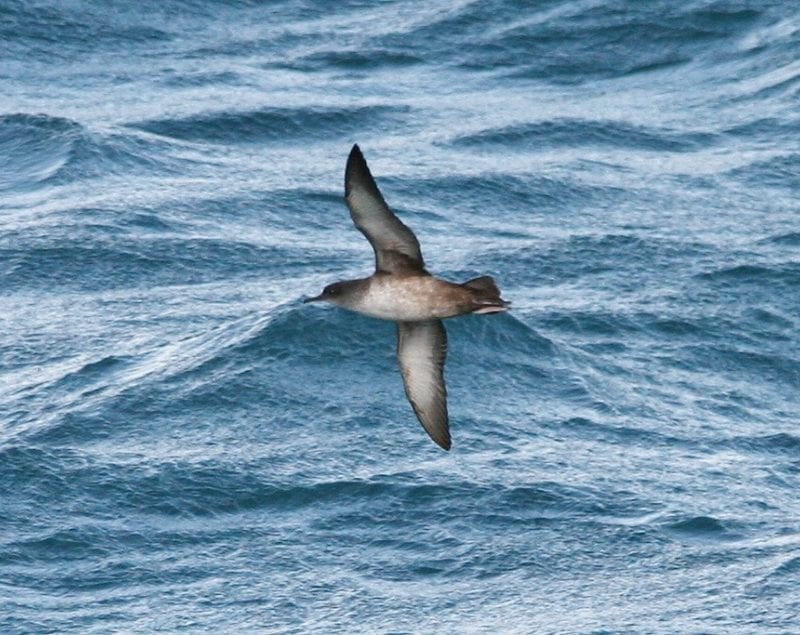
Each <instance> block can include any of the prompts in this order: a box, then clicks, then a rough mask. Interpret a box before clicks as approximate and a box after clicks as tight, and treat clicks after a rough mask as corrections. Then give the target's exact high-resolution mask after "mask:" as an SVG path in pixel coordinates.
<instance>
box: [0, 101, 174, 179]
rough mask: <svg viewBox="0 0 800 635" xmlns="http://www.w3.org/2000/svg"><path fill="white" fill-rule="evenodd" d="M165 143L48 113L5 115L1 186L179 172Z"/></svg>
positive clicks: (0, 131)
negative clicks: (98, 128) (94, 127)
mask: <svg viewBox="0 0 800 635" xmlns="http://www.w3.org/2000/svg"><path fill="white" fill-rule="evenodd" d="M165 150H167V148H166V147H165V146H164V144H161V143H157V142H156V141H154V140H152V139H145V138H143V137H141V136H134V135H130V134H120V133H116V132H107V133H101V132H94V131H91V130H89V129H88V128H86V127H85V126H83V125H81V124H80V123H78V122H77V121H73V120H70V119H65V118H63V117H52V116H49V115H45V114H36V115H34V114H26V113H16V114H9V115H0V156H2V157H3V159H0V161H2V162H0V167H4V165H3V164H4V163H5V164H7V170H0V188H5V189H13V190H15V191H17V190H25V189H29V188H33V187H37V186H43V185H63V184H65V183H70V182H73V181H78V180H83V179H91V178H97V177H101V176H108V175H114V174H144V173H151V174H153V173H155V174H159V175H163V174H170V173H173V174H175V173H177V172H178V170H179V168H180V167H181V166H182V165H183V164H182V162H181V161H179V160H178V159H176V158H174V157H170V156H169V154H167V155H166V156H165Z"/></svg>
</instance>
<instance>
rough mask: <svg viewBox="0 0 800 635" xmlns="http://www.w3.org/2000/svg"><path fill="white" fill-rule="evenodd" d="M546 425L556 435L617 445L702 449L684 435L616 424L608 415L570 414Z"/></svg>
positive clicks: (698, 444) (697, 443)
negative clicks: (591, 417) (594, 416)
mask: <svg viewBox="0 0 800 635" xmlns="http://www.w3.org/2000/svg"><path fill="white" fill-rule="evenodd" d="M547 427H548V428H549V429H550V430H552V431H553V432H554V433H557V434H559V435H564V436H575V437H579V438H582V439H586V438H592V439H596V440H599V441H603V442H604V443H609V444H613V445H616V446H621V447H629V446H638V447H643V448H648V449H652V448H662V449H663V450H664V451H672V450H674V449H675V448H681V449H683V450H687V451H688V450H692V451H698V450H702V449H703V446H702V444H701V443H700V442H699V441H697V440H695V439H692V438H690V437H688V436H686V437H679V436H675V435H673V434H667V433H666V432H660V431H658V430H651V429H647V428H643V427H635V426H632V425H627V424H625V423H617V422H614V421H613V418H611V417H605V418H603V419H600V418H598V419H589V418H587V417H570V418H569V419H565V420H563V421H561V420H559V421H553V422H550V423H548V424H547Z"/></svg>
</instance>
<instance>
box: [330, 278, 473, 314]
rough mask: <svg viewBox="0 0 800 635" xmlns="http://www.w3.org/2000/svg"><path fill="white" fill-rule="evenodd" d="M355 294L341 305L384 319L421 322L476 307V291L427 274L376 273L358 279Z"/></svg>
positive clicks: (462, 312) (348, 295)
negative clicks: (474, 302)
mask: <svg viewBox="0 0 800 635" xmlns="http://www.w3.org/2000/svg"><path fill="white" fill-rule="evenodd" d="M353 282H355V283H357V284H356V285H354V287H353V291H352V293H349V294H347V297H346V298H343V299H342V301H338V302H336V304H338V305H339V306H341V307H343V308H346V309H350V310H351V311H356V312H358V313H363V314H364V315H368V316H370V317H373V318H378V319H381V320H393V321H395V322H419V321H421V320H430V319H433V318H449V317H454V316H456V315H462V314H464V313H470V312H471V311H472V309H473V294H472V291H471V290H470V289H467V288H466V287H462V286H461V285H459V284H454V283H452V282H447V281H446V280H440V279H439V278H434V277H433V276H431V275H429V274H425V273H421V274H396V273H382V272H380V273H376V274H374V275H372V276H370V277H369V278H364V279H362V280H354V281H353Z"/></svg>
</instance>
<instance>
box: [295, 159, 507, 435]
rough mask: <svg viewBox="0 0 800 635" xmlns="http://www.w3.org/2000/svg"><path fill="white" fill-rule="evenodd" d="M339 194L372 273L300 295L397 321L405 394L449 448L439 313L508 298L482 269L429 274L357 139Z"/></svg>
mask: <svg viewBox="0 0 800 635" xmlns="http://www.w3.org/2000/svg"><path fill="white" fill-rule="evenodd" d="M344 194H345V201H346V202H347V207H348V208H350V217H351V218H352V219H353V223H354V224H355V226H356V227H357V228H358V229H359V230H360V231H361V232H362V233H363V234H364V235H365V236H366V237H367V240H368V241H369V242H370V244H371V245H372V248H373V249H374V250H375V273H374V274H372V275H371V276H370V277H368V278H361V279H359V280H345V281H342V282H334V283H333V284H329V285H328V286H327V287H325V289H324V290H323V291H322V293H321V294H320V295H318V296H316V297H314V298H308V299H307V300H305V301H306V302H317V301H324V302H330V303H332V304H336V305H337V306H340V307H343V308H345V309H349V310H351V311H357V312H358V313H363V314H364V315H369V316H370V317H375V318H380V319H382V320H392V321H394V322H396V323H397V357H398V359H399V360H400V370H401V371H402V374H403V384H404V386H405V390H406V396H407V397H408V400H409V401H410V402H411V406H412V407H413V408H414V412H415V413H416V415H417V418H418V419H419V421H420V423H421V424H422V427H424V428H425V430H426V431H427V433H428V434H429V435H430V437H431V439H433V440H434V441H435V442H436V443H437V444H438V445H440V446H441V447H442V448H444V449H445V450H449V449H450V426H449V423H448V419H447V389H446V388H445V384H444V361H445V356H446V355H447V332H446V331H445V329H444V325H443V324H442V318H449V317H453V316H456V315H464V314H466V313H499V312H501V311H506V310H507V309H508V306H509V303H508V302H506V301H505V300H503V299H502V298H501V297H500V290H499V289H498V288H497V285H496V284H495V283H494V280H492V278H491V277H489V276H481V277H479V278H474V279H473V280H468V281H467V282H464V283H463V284H457V283H454V282H447V281H446V280H441V279H439V278H434V277H433V276H432V275H431V274H429V273H428V272H427V271H426V270H425V263H424V261H423V260H422V251H421V250H420V247H419V241H418V240H417V237H416V236H415V235H414V232H412V231H411V230H410V229H409V228H408V227H406V226H405V225H404V224H403V223H402V222H401V221H400V219H399V218H397V216H395V215H394V213H393V212H392V211H391V210H390V209H389V206H388V205H387V204H386V201H385V200H384V199H383V196H382V195H381V192H380V190H379V189H378V186H377V185H376V184H375V180H374V179H373V178H372V174H370V171H369V168H368V167H367V162H366V161H365V160H364V155H362V154H361V150H360V149H359V147H358V145H354V146H353V149H352V150H351V151H350V156H349V157H348V158H347V167H346V169H345V174H344Z"/></svg>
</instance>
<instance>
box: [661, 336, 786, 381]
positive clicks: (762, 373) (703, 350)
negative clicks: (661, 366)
mask: <svg viewBox="0 0 800 635" xmlns="http://www.w3.org/2000/svg"><path fill="white" fill-rule="evenodd" d="M677 359H680V360H682V365H685V364H688V367H689V368H695V369H697V368H702V369H704V370H706V371H710V372H717V373H722V374H732V375H735V376H739V377H741V378H742V379H743V380H744V381H748V378H749V377H753V376H757V377H760V378H761V380H762V381H767V382H769V383H771V384H782V385H784V386H786V388H787V389H790V390H797V389H798V388H800V359H798V358H796V357H793V356H791V351H788V352H787V353H779V352H776V351H771V350H747V349H744V348H739V347H733V346H725V345H722V344H719V345H689V346H686V347H683V348H682V349H681V350H680V354H679V355H676V360H677Z"/></svg>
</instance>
